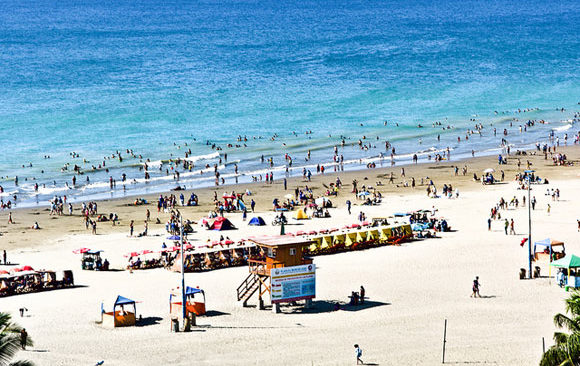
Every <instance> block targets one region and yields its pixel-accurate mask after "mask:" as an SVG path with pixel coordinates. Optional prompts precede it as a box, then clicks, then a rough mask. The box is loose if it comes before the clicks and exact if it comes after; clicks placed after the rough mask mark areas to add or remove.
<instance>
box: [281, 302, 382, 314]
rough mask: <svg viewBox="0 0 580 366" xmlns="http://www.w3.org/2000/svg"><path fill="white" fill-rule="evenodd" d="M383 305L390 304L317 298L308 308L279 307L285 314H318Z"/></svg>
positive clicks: (300, 306) (295, 306)
mask: <svg viewBox="0 0 580 366" xmlns="http://www.w3.org/2000/svg"><path fill="white" fill-rule="evenodd" d="M385 305H391V304H390V303H388V302H381V301H370V300H366V301H365V302H364V303H363V304H358V305H349V304H347V303H345V302H341V301H327V300H319V301H313V302H312V307H310V308H308V309H307V308H306V307H305V306H304V305H292V304H288V305H286V306H281V309H282V312H283V313H287V314H320V313H330V312H333V311H360V310H366V309H371V308H375V307H378V306H385Z"/></svg>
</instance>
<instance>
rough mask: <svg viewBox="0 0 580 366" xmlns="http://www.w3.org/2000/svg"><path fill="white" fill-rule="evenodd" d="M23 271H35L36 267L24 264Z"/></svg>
mask: <svg viewBox="0 0 580 366" xmlns="http://www.w3.org/2000/svg"><path fill="white" fill-rule="evenodd" d="M22 270H23V271H34V268H32V267H30V266H24V267H22Z"/></svg>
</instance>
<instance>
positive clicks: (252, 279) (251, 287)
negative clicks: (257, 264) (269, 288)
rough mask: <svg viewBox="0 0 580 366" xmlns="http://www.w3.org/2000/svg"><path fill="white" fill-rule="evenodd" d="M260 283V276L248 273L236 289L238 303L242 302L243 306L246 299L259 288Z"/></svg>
mask: <svg viewBox="0 0 580 366" xmlns="http://www.w3.org/2000/svg"><path fill="white" fill-rule="evenodd" d="M260 283H261V281H260V276H259V275H257V274H256V273H250V274H249V275H248V277H246V279H245V280H244V282H242V284H241V285H240V286H239V287H238V289H237V292H238V301H244V306H245V305H246V302H247V301H248V299H249V298H250V297H252V295H253V294H254V293H255V292H256V291H258V289H259V288H260Z"/></svg>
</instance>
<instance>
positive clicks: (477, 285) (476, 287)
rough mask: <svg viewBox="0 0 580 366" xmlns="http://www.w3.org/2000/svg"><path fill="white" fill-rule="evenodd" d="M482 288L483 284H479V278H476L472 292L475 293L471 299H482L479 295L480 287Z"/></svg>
mask: <svg viewBox="0 0 580 366" xmlns="http://www.w3.org/2000/svg"><path fill="white" fill-rule="evenodd" d="M480 286H481V283H479V276H475V280H473V287H472V291H473V293H472V294H471V295H470V296H469V297H473V298H476V297H481V295H480V294H479V287H480Z"/></svg>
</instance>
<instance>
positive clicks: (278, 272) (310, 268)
mask: <svg viewBox="0 0 580 366" xmlns="http://www.w3.org/2000/svg"><path fill="white" fill-rule="evenodd" d="M270 276H271V277H272V278H271V279H272V282H271V284H272V288H271V290H272V291H271V292H270V293H271V296H272V299H271V300H272V303H274V304H275V303H279V302H291V301H298V300H305V299H312V298H314V297H316V266H315V265H314V264H305V265H302V266H292V267H282V268H272V269H271V270H270Z"/></svg>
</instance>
